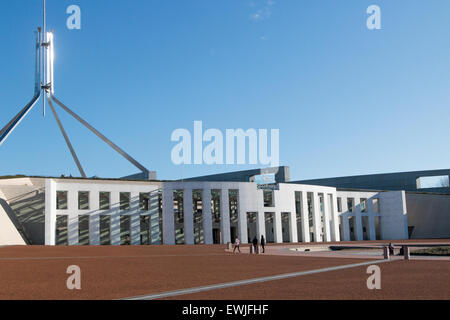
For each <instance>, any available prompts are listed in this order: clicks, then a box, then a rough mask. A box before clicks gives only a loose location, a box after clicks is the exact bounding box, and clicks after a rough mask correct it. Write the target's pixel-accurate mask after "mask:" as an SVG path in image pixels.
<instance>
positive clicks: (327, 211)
mask: <svg viewBox="0 0 450 320" xmlns="http://www.w3.org/2000/svg"><path fill="white" fill-rule="evenodd" d="M330 221H331V206H330V197H329V195H328V193H324V194H323V230H324V237H325V238H324V239H323V240H324V241H325V242H330V241H331V228H330Z"/></svg>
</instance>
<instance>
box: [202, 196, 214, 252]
mask: <svg viewBox="0 0 450 320" xmlns="http://www.w3.org/2000/svg"><path fill="white" fill-rule="evenodd" d="M203 234H204V237H205V244H213V235H212V213H211V189H203Z"/></svg>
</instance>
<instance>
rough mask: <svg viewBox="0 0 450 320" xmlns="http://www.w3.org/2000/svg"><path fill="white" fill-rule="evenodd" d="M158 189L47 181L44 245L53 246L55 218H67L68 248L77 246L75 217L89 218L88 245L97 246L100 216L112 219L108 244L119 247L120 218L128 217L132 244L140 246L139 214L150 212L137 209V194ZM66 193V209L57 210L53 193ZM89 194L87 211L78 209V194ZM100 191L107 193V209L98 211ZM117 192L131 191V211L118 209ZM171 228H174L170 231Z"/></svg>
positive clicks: (131, 184) (156, 186)
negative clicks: (65, 216) (63, 216)
mask: <svg viewBox="0 0 450 320" xmlns="http://www.w3.org/2000/svg"><path fill="white" fill-rule="evenodd" d="M159 188H160V184H158V183H151V184H150V183H148V182H142V183H141V182H125V181H109V180H103V181H97V180H87V181H86V180H68V179H47V180H46V193H45V195H46V207H45V231H46V232H45V233H46V234H45V239H46V241H45V243H46V245H55V240H56V239H55V228H56V217H57V216H59V215H67V216H68V233H69V236H68V237H69V245H78V217H79V216H80V215H89V217H90V221H89V238H90V239H89V240H90V244H92V245H97V244H99V243H100V239H99V223H100V219H99V217H100V215H108V216H111V230H110V236H111V245H120V216H121V215H129V216H130V219H131V220H130V236H131V244H133V245H137V244H139V243H140V215H149V214H150V212H149V211H141V210H140V209H139V194H140V193H152V192H155V191H157V190H158V189H159ZM57 191H67V192H68V209H67V210H57V209H56V192H57ZM79 191H88V192H89V210H79V209H78V192H79ZM99 192H110V209H109V210H100V209H99ZM120 192H130V193H131V201H130V210H127V211H121V210H120ZM172 229H173V228H172Z"/></svg>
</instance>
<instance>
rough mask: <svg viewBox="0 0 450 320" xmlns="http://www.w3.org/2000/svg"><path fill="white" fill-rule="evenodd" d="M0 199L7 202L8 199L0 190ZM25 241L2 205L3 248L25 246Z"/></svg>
mask: <svg viewBox="0 0 450 320" xmlns="http://www.w3.org/2000/svg"><path fill="white" fill-rule="evenodd" d="M0 199H2V200H4V201H5V204H6V200H7V199H6V197H5V195H4V194H3V193H2V190H1V189H0ZM25 244H26V243H25V241H24V239H23V238H22V236H21V235H20V233H19V231H17V229H16V227H15V225H14V223H13V222H12V221H11V219H10V218H9V216H8V214H7V213H6V211H5V210H4V208H3V207H2V206H1V205H0V245H1V246H15V245H25Z"/></svg>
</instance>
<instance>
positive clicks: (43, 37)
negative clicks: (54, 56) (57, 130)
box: [42, 0, 48, 117]
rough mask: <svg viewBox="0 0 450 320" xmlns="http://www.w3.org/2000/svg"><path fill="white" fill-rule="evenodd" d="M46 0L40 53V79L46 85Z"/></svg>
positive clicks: (43, 110)
mask: <svg viewBox="0 0 450 320" xmlns="http://www.w3.org/2000/svg"><path fill="white" fill-rule="evenodd" d="M45 1H46V0H43V18H42V20H43V21H42V23H43V30H42V46H43V48H44V49H43V54H42V60H43V68H42V81H43V86H46V85H47V78H46V74H47V71H46V68H47V54H48V53H47V50H46V45H47V26H46V10H45V7H46V3H45ZM45 92H46V90H45V89H44V93H45ZM42 101H43V109H42V115H43V116H44V117H45V97H44V99H42Z"/></svg>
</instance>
